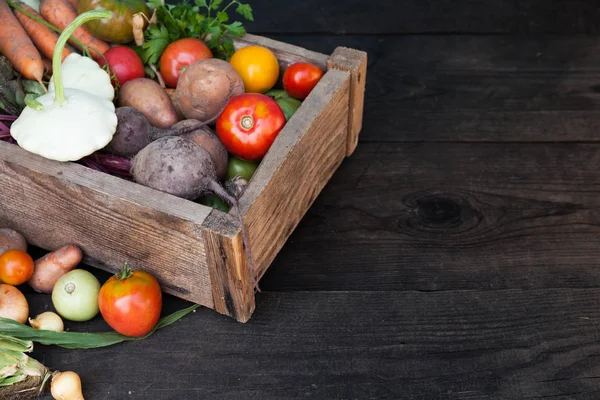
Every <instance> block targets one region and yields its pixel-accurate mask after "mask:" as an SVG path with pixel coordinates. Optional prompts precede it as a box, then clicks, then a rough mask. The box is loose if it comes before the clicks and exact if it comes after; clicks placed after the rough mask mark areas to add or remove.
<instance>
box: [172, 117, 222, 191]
mask: <svg viewBox="0 0 600 400" xmlns="http://www.w3.org/2000/svg"><path fill="white" fill-rule="evenodd" d="M199 123H200V121H198V120H197V119H185V120H183V121H180V122H178V123H176V124H175V125H173V128H183V127H186V126H192V125H196V124H199ZM182 137H184V138H186V139H190V140H192V141H193V142H195V143H196V144H198V145H200V146H202V147H204V149H205V150H206V151H208V153H209V154H210V158H211V159H212V160H213V163H214V164H215V170H216V172H217V178H219V179H223V178H224V177H225V174H226V173H227V162H228V161H229V155H228V154H227V149H226V148H225V146H224V145H223V143H222V142H221V140H220V139H219V137H218V136H217V134H216V133H214V132H213V130H212V129H210V128H209V127H208V126H203V127H202V128H200V129H196V130H195V131H193V132H190V133H186V134H184V135H182Z"/></svg>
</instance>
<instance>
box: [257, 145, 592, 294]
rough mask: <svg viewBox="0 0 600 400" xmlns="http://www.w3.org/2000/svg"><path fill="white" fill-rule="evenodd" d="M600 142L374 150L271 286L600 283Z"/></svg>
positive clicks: (362, 152)
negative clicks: (599, 170)
mask: <svg viewBox="0 0 600 400" xmlns="http://www.w3.org/2000/svg"><path fill="white" fill-rule="evenodd" d="M599 164H600V145H598V144H565V143H562V144H477V143H474V144H449V143H448V144H445V143H437V144H434V143H421V144H392V143H381V144H371V143H364V144H362V145H361V146H359V147H358V148H357V150H356V152H355V153H354V155H353V156H352V157H350V158H349V159H347V161H346V162H344V163H343V164H342V166H341V167H340V169H339V170H338V171H337V172H336V174H335V175H334V176H333V178H332V180H331V181H329V183H328V184H327V186H326V187H325V189H324V190H323V192H322V193H321V195H320V196H319V197H318V199H317V200H316V202H315V203H314V205H313V207H311V209H310V210H309V211H308V213H307V215H306V217H305V218H304V219H303V220H302V223H300V224H299V226H298V228H297V230H296V231H295V232H294V233H293V234H292V236H291V237H290V238H289V240H288V242H287V243H286V245H285V246H284V247H283V249H282V250H281V252H280V253H279V255H278V256H277V257H276V258H275V260H274V262H273V264H272V266H271V267H270V269H269V271H268V272H267V274H265V276H264V277H263V279H262V281H261V287H262V288H263V289H265V290H390V291H392V290H393V291H395V290H427V291H433V290H451V289H479V290H488V289H505V288H548V287H573V288H576V287H598V286H600V261H599V260H600V247H599V246H598V240H599V238H600V196H599V194H600V173H599V172H598V165H599Z"/></svg>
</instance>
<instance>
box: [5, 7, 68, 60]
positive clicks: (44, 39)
mask: <svg viewBox="0 0 600 400" xmlns="http://www.w3.org/2000/svg"><path fill="white" fill-rule="evenodd" d="M17 4H18V5H19V6H21V8H23V9H24V10H25V11H27V12H28V13H29V14H31V15H33V16H35V17H38V18H40V19H43V17H42V16H41V15H40V14H38V13H37V12H36V11H35V10H34V9H33V8H31V7H29V6H28V5H27V4H25V3H21V2H17ZM15 15H16V16H17V19H18V20H19V22H20V23H21V25H22V26H23V28H25V30H26V31H27V34H28V35H29V37H30V38H31V40H32V41H33V44H35V47H37V48H38V50H39V51H40V53H42V55H44V56H46V57H48V58H49V59H52V53H53V52H54V47H55V46H56V42H57V41H58V34H57V33H55V32H54V31H53V30H52V29H50V28H48V27H47V26H45V25H43V24H40V23H39V22H37V21H35V20H33V19H31V18H29V17H28V16H26V15H25V14H23V13H22V12H20V11H18V10H15ZM69 54H71V52H70V51H69V49H67V48H66V47H65V49H64V50H63V54H62V59H63V60H64V59H65V57H66V56H68V55H69Z"/></svg>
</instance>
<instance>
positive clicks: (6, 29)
mask: <svg viewBox="0 0 600 400" xmlns="http://www.w3.org/2000/svg"><path fill="white" fill-rule="evenodd" d="M0 21H2V24H1V25H0V53H2V54H3V55H4V56H5V57H6V58H7V59H8V61H10V63H11V64H12V66H13V67H14V69H15V70H17V71H19V72H20V73H21V74H22V75H23V76H24V77H25V78H26V79H31V80H35V81H38V82H40V83H42V77H43V76H44V64H43V63H42V56H41V55H40V52H39V51H38V50H37V49H36V48H35V45H34V44H33V42H32V41H31V39H30V38H29V36H27V32H25V29H23V27H22V26H21V24H20V23H19V21H18V20H17V17H15V15H14V14H13V12H12V9H11V8H10V7H9V6H8V4H7V3H6V0H0ZM42 86H43V85H42Z"/></svg>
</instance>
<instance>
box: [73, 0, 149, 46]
mask: <svg viewBox="0 0 600 400" xmlns="http://www.w3.org/2000/svg"><path fill="white" fill-rule="evenodd" d="M90 10H109V11H112V13H113V16H112V17H111V18H108V19H96V20H93V21H89V22H87V23H86V24H85V27H86V28H87V30H88V31H90V33H91V34H92V35H94V36H96V37H97V38H98V39H100V40H104V41H106V42H109V43H116V44H125V43H129V42H132V41H133V26H132V25H131V19H132V18H133V16H134V14H137V13H140V12H141V13H144V14H145V15H146V16H147V17H148V18H149V14H150V13H149V10H148V6H147V5H146V2H145V1H143V0H79V2H78V3H77V13H78V14H82V13H84V12H85V11H90Z"/></svg>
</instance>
